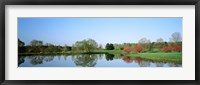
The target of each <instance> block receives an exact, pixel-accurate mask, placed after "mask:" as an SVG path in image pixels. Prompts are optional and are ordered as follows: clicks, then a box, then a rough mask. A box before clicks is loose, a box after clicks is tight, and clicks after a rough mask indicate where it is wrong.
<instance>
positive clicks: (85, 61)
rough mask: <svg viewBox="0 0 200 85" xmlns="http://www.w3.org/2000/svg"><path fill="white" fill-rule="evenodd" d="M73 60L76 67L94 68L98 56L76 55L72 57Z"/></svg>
mask: <svg viewBox="0 0 200 85" xmlns="http://www.w3.org/2000/svg"><path fill="white" fill-rule="evenodd" d="M72 60H73V61H74V63H75V64H76V66H81V67H94V66H95V65H96V62H97V55H94V54H84V55H76V56H74V57H72Z"/></svg>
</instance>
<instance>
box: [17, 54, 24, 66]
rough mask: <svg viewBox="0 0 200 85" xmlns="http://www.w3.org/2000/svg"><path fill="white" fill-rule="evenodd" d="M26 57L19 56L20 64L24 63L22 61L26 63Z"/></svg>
mask: <svg viewBox="0 0 200 85" xmlns="http://www.w3.org/2000/svg"><path fill="white" fill-rule="evenodd" d="M24 58H25V56H19V57H18V66H19V65H20V64H22V63H24V61H25V60H24Z"/></svg>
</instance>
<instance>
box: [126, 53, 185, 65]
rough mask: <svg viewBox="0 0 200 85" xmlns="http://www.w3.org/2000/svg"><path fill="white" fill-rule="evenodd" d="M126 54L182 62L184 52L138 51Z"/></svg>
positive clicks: (148, 58)
mask: <svg viewBox="0 0 200 85" xmlns="http://www.w3.org/2000/svg"><path fill="white" fill-rule="evenodd" d="M126 56H130V57H141V58H144V59H147V60H154V61H163V62H165V61H167V62H176V63H182V53H138V54H127V55H126Z"/></svg>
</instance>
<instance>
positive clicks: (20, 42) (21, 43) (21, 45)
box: [18, 38, 25, 47]
mask: <svg viewBox="0 0 200 85" xmlns="http://www.w3.org/2000/svg"><path fill="white" fill-rule="evenodd" d="M24 45H25V43H24V42H22V41H21V40H20V39H19V38H18V47H23V46H24Z"/></svg>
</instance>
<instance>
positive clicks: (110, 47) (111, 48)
mask: <svg viewBox="0 0 200 85" xmlns="http://www.w3.org/2000/svg"><path fill="white" fill-rule="evenodd" d="M106 50H114V45H113V44H112V43H107V44H106Z"/></svg>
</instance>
